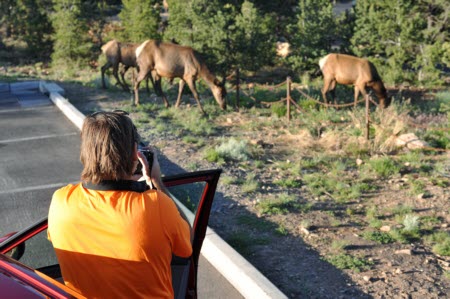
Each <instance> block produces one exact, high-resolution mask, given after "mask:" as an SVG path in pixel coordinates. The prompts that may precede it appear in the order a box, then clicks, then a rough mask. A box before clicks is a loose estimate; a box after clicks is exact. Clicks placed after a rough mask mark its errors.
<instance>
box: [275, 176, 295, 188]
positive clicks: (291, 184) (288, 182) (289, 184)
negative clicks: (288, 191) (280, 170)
mask: <svg viewBox="0 0 450 299" xmlns="http://www.w3.org/2000/svg"><path fill="white" fill-rule="evenodd" d="M274 183H275V185H278V186H281V187H285V188H299V187H300V186H301V185H302V183H301V182H300V181H299V180H296V179H295V178H286V179H280V180H276V181H274Z"/></svg>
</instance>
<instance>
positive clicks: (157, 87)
mask: <svg viewBox="0 0 450 299" xmlns="http://www.w3.org/2000/svg"><path fill="white" fill-rule="evenodd" d="M154 80H155V85H154V87H155V91H156V94H157V95H158V96H161V97H162V99H163V102H164V106H166V108H169V107H170V103H169V101H168V100H167V97H166V94H165V93H164V91H163V90H162V86H161V77H160V76H158V75H155V78H154Z"/></svg>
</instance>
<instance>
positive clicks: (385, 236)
mask: <svg viewBox="0 0 450 299" xmlns="http://www.w3.org/2000/svg"><path fill="white" fill-rule="evenodd" d="M362 237H363V238H364V239H366V240H369V241H374V242H377V243H378V244H389V243H393V242H395V239H394V238H393V237H392V236H391V235H390V234H389V233H386V232H380V231H365V232H364V233H363V234H362Z"/></svg>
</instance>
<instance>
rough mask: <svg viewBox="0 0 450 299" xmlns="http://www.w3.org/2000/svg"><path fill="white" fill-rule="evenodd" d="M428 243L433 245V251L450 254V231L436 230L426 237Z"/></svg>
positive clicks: (445, 254)
mask: <svg viewBox="0 0 450 299" xmlns="http://www.w3.org/2000/svg"><path fill="white" fill-rule="evenodd" d="M425 241H426V243H427V244H430V245H433V247H432V251H433V252H434V253H435V254H439V255H444V256H450V234H449V233H448V232H443V231H441V232H436V233H434V234H432V235H430V236H427V237H425Z"/></svg>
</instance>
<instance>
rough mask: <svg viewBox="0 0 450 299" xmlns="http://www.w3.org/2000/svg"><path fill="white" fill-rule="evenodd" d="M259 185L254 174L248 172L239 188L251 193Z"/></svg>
mask: <svg viewBox="0 0 450 299" xmlns="http://www.w3.org/2000/svg"><path fill="white" fill-rule="evenodd" d="M258 187H259V182H258V181H257V180H256V179H255V175H254V174H249V175H247V177H246V178H245V181H244V182H243V184H242V186H241V190H242V192H244V193H252V192H255V191H256V190H257V189H258Z"/></svg>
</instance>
